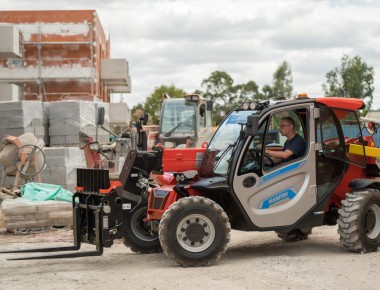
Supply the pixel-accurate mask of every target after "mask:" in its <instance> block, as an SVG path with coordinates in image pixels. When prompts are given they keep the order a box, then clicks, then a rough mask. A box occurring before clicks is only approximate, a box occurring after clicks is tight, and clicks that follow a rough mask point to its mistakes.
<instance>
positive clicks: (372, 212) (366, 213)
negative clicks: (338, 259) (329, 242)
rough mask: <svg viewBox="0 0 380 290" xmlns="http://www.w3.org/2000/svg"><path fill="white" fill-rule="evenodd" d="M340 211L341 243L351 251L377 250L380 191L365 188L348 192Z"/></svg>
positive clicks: (379, 221)
mask: <svg viewBox="0 0 380 290" xmlns="http://www.w3.org/2000/svg"><path fill="white" fill-rule="evenodd" d="M338 213H339V219H338V225H339V228H338V233H339V235H340V242H341V245H343V247H345V248H347V249H348V250H349V251H351V252H360V253H367V252H376V251H377V248H378V247H379V246H380V191H379V190H378V189H374V188H365V189H362V190H356V191H353V192H351V193H347V195H346V198H345V199H344V200H342V207H341V208H340V209H339V210H338Z"/></svg>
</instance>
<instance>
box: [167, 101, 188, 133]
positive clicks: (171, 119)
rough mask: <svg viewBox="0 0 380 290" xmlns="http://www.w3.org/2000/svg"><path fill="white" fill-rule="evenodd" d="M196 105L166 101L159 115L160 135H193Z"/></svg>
mask: <svg viewBox="0 0 380 290" xmlns="http://www.w3.org/2000/svg"><path fill="white" fill-rule="evenodd" d="M195 110H196V103H192V102H185V101H184V100H183V99H180V100H167V101H166V102H165V103H164V107H163V110H162V113H161V120H160V133H168V132H171V133H173V134H175V133H193V132H194V121H195V118H194V116H195Z"/></svg>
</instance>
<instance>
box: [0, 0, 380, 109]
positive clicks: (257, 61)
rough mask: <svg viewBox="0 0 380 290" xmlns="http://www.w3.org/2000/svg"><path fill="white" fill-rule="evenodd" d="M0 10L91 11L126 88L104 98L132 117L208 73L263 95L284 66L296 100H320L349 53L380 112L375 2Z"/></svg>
mask: <svg viewBox="0 0 380 290" xmlns="http://www.w3.org/2000/svg"><path fill="white" fill-rule="evenodd" d="M0 9H1V10H77V9H86V10H87V9H88V10H96V12H97V14H98V17H99V18H100V21H101V23H102V25H103V27H104V29H105V31H106V32H107V33H108V34H109V35H110V39H111V58H124V59H127V61H128V63H129V74H130V76H131V79H132V92H131V94H123V95H114V96H113V97H112V99H113V101H119V100H120V99H122V100H123V101H125V102H127V103H128V105H129V107H130V108H132V107H133V106H134V105H136V104H137V103H139V102H140V103H141V102H144V101H145V99H146V97H148V96H149V95H150V94H151V93H152V92H153V91H154V89H155V88H157V87H159V86H161V85H168V86H169V85H175V86H176V87H177V88H180V89H183V90H185V91H186V92H188V93H192V92H194V91H195V90H197V89H202V87H201V82H202V81H203V80H204V79H206V78H208V77H209V76H210V75H211V73H212V72H214V71H216V70H219V71H225V72H227V73H228V74H229V75H231V77H232V78H233V80H234V84H242V83H246V82H248V81H250V80H253V81H255V82H256V83H257V84H258V85H259V87H260V88H262V87H263V86H264V85H266V84H269V85H271V83H272V80H273V73H274V72H275V70H276V69H277V68H278V66H279V65H280V64H281V63H283V61H287V62H288V63H289V65H290V67H291V71H292V76H293V89H294V92H295V93H308V95H309V96H310V97H320V96H323V95H324V94H323V90H322V84H323V83H324V82H326V73H327V72H329V71H331V70H333V69H335V68H336V67H339V66H340V64H341V58H342V56H343V55H344V54H347V55H348V56H349V57H350V58H352V57H354V56H356V55H358V56H360V57H361V58H362V60H363V61H364V62H365V63H366V64H367V65H368V66H370V67H373V68H374V71H375V79H374V87H375V91H374V102H373V106H372V109H380V16H379V15H380V0H286V1H285V0H254V1H253V0H107V1H104V0H80V1H78V0H53V1H52V0H1V3H0ZM1 10H0V13H1Z"/></svg>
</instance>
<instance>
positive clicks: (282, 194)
mask: <svg viewBox="0 0 380 290" xmlns="http://www.w3.org/2000/svg"><path fill="white" fill-rule="evenodd" d="M288 196H289V195H288V193H287V192H284V193H281V194H280V195H277V196H275V197H273V198H271V199H269V206H271V205H272V204H274V203H276V202H278V201H280V200H283V199H285V198H287V197H288Z"/></svg>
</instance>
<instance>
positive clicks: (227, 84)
mask: <svg viewBox="0 0 380 290" xmlns="http://www.w3.org/2000/svg"><path fill="white" fill-rule="evenodd" d="M233 83H234V81H233V79H232V77H231V76H230V75H229V74H228V73H226V72H224V71H214V72H212V73H211V75H210V76H209V77H208V78H207V79H205V80H203V81H202V83H201V86H202V87H205V92H204V93H203V97H205V98H206V99H208V100H211V101H214V103H215V104H220V105H221V106H226V105H227V104H228V103H229V102H231V101H232V100H233V99H234V98H235V97H236V96H234V92H233V91H234V87H233Z"/></svg>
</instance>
